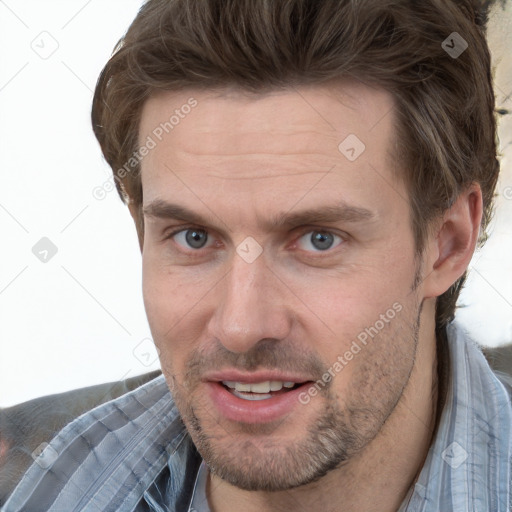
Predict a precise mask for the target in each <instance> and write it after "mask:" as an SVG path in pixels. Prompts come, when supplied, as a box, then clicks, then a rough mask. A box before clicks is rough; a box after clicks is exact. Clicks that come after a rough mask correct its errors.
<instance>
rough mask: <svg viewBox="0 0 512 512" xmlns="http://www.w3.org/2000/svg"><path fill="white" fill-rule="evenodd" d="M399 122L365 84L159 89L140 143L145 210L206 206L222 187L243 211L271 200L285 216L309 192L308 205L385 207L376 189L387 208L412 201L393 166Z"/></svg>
mask: <svg viewBox="0 0 512 512" xmlns="http://www.w3.org/2000/svg"><path fill="white" fill-rule="evenodd" d="M191 105H193V106H191ZM394 123H395V115H394V102H393V99H392V97H391V95H390V94H389V93H387V92H386V91H384V90H382V89H377V88H372V87H369V86H366V85H363V84H361V83H358V82H357V83H356V82H354V83H343V84H339V83H338V84H329V85H325V86H307V87H297V88H289V89H286V90H280V91H271V92H266V93H264V94H263V93H262V94H254V93H247V92H243V91H240V90H237V89H223V90H217V91H211V90H210V91H204V90H193V89H190V90H186V91H180V92H160V93H158V94H155V95H153V96H152V97H150V98H149V99H148V101H147V102H146V104H145V105H144V108H143V112H142V116H141V122H140V131H139V142H140V144H144V143H145V141H147V140H148V138H151V139H154V142H155V145H154V148H153V149H152V150H151V151H150V152H149V154H148V155H147V156H146V157H145V158H144V159H143V161H142V163H141V169H142V184H143V196H144V204H148V203H149V202H151V201H154V200H156V199H162V198H165V197H167V196H169V197H173V198H176V197H178V198H179V197H180V195H181V196H182V197H185V196H187V197H189V199H191V200H192V199H193V200H194V201H195V203H196V204H197V205H198V206H199V207H201V206H202V205H201V201H199V199H200V198H202V199H204V200H206V199H208V200H212V201H213V200H214V198H215V195H218V192H219V191H220V190H222V191H223V193H224V194H225V197H224V198H225V199H226V200H229V201H231V202H232V203H234V202H235V198H239V199H240V205H239V206H241V204H242V203H244V204H245V205H246V206H247V205H248V204H253V205H254V204H256V203H258V201H259V200H258V199H257V198H258V197H265V198H266V199H267V202H266V204H263V203H264V201H263V202H261V201H260V202H261V204H259V203H258V204H259V206H260V208H267V207H268V200H272V198H273V199H275V200H276V201H278V202H279V203H280V206H281V208H279V210H283V209H286V208H288V207H290V206H291V205H292V202H293V201H294V200H298V199H299V198H300V197H301V195H304V196H306V195H307V197H304V199H301V203H302V205H303V206H304V207H305V208H307V207H313V206H315V203H318V200H319V198H322V200H328V199H332V200H334V201H336V202H337V201H345V202H347V203H354V201H350V199H354V197H350V196H351V195H352V196H354V195H355V196H359V197H358V198H359V199H362V200H365V201H366V203H368V202H372V201H373V202H374V204H375V206H376V207H378V206H379V205H378V203H379V200H377V198H372V194H375V192H376V190H377V189H379V198H380V199H382V201H381V202H382V204H381V206H382V208H384V207H385V206H386V205H385V203H386V201H388V202H389V201H396V199H397V194H398V195H401V196H402V197H405V192H404V191H403V184H402V183H400V182H397V181H396V180H395V177H396V176H395V174H396V173H395V172H394V169H393V165H394V160H395V158H394V155H393V147H394V135H395V126H394ZM385 189H387V190H385ZM399 189H400V190H399ZM284 194H286V195H288V196H289V197H290V201H288V203H286V201H284V202H285V203H286V204H284V202H283V195H284ZM247 201H250V203H248V202H247ZM308 202H309V203H310V204H308ZM276 211H277V210H276ZM258 213H260V212H258Z"/></svg>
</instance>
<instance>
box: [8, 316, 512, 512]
mask: <svg viewBox="0 0 512 512" xmlns="http://www.w3.org/2000/svg"><path fill="white" fill-rule="evenodd" d="M447 338H448V349H449V354H450V381H449V384H448V390H447V396H446V401H445V404H444V408H443V411H442V414H441V419H440V423H439V427H438V430H437V432H436V436H435V438H434V439H433V442H432V445H431V447H430V449H429V452H428V455H427V458H426V461H425V463H424V466H423V468H422V470H421V472H420V474H419V477H418V479H417V481H416V482H415V484H414V485H413V486H412V487H411V489H410V491H409V493H408V495H407V497H406V499H405V500H404V502H403V504H402V506H401V507H400V510H399V512H440V511H442V512H445V511H446V512H447V511H452V510H454V511H457V512H458V511H464V512H466V511H470V512H489V511H491V512H510V510H511V505H512V500H511V495H512V493H511V461H512V406H511V402H510V393H511V392H512V387H511V386H510V382H509V383H507V382H506V380H507V379H506V377H505V376H504V375H500V376H499V378H498V376H497V375H496V374H494V373H493V372H492V370H491V369H490V368H489V365H488V364H487V361H486V360H485V358H484V356H483V354H482V353H481V351H480V349H479V348H478V347H477V346H476V344H475V343H474V342H473V341H472V340H471V339H470V337H469V336H468V335H467V333H465V332H464V330H463V328H462V327H461V326H460V325H459V324H457V322H454V323H452V324H450V325H449V326H448V328H447ZM201 462H202V460H201V457H200V455H199V454H198V452H197V450H196V448H195V446H194V444H193V443H192V441H191V439H190V436H189V435H188V433H187V431H186V429H185V426H184V425H183V422H182V421H181V419H180V416H179V414H178V411H177V409H176V407H175V405H174V402H173V400H172V397H171V394H170V392H169V389H168V387H167V384H166V382H165V380H164V377H163V376H160V377H158V378H156V379H154V380H152V381H151V382H148V383H147V384H144V385H143V386H141V387H139V388H137V389H135V390H134V391H131V392H129V393H127V394H125V395H123V396H121V397H120V398H117V399H115V400H112V401H110V402H107V403H105V404H103V405H100V406H98V407H96V408H94V409H92V410H91V411H88V412H86V413H85V414H83V415H82V416H80V417H79V418H77V419H76V420H74V421H73V422H71V423H70V424H68V425H67V426H66V427H65V428H64V429H62V430H61V431H60V432H59V434H57V436H56V437H55V438H54V439H53V440H52V441H51V443H50V444H48V445H47V446H46V448H45V449H44V451H43V452H42V453H41V454H40V455H39V456H38V457H37V458H36V460H35V462H34V463H33V464H32V466H31V467H30V468H29V469H28V471H27V472H26V473H25V475H24V477H23V478H22V480H21V481H20V482H19V484H18V486H17V487H16V489H15V490H14V492H13V494H12V495H11V497H10V498H9V499H8V501H7V502H6V504H5V505H4V507H3V508H2V511H3V512H17V511H20V512H21V511H23V512H41V511H51V512H77V511H91V512H96V511H101V512H109V511H112V512H113V511H121V512H128V511H130V512H131V511H136V512H143V511H144V512H147V511H153V512H187V511H189V512H193V511H197V512H209V508H208V503H207V500H206V493H205V490H206V480H207V471H208V470H207V466H206V465H205V464H203V465H201ZM200 467H201V471H199V469H200Z"/></svg>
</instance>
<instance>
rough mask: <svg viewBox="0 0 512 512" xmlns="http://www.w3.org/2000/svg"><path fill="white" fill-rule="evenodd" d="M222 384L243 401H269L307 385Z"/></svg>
mask: <svg viewBox="0 0 512 512" xmlns="http://www.w3.org/2000/svg"><path fill="white" fill-rule="evenodd" d="M221 384H222V385H223V386H224V388H225V389H227V390H228V391H229V392H230V393H231V394H233V395H234V396H236V397H238V398H241V399H243V400H268V399H270V398H273V397H276V396H279V395H283V394H286V393H288V392H289V391H292V390H294V389H297V388H298V387H300V386H302V385H303V384H305V383H304V382H282V381H265V382H254V383H247V382H234V381H222V382H221Z"/></svg>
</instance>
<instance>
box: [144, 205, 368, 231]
mask: <svg viewBox="0 0 512 512" xmlns="http://www.w3.org/2000/svg"><path fill="white" fill-rule="evenodd" d="M143 214H144V216H145V217H153V218H159V219H168V220H171V219H173V220H182V221H184V222H189V223H190V224H196V225H200V226H206V225H212V222H211V219H208V218H204V217H203V216H201V215H200V214H198V213H196V212H194V211H192V210H189V209H188V208H186V207H185V206H181V205H178V204H174V203H169V202H167V201H164V200H162V199H156V200H154V201H152V202H151V203H149V204H148V205H147V206H145V207H144V208H143ZM212 218H213V217H212ZM376 218H377V215H376V213H374V212H372V211H371V210H368V209H366V208H362V207H360V206H352V205H348V204H346V203H340V204H337V205H332V206H321V207H318V208H310V209H306V210H301V211H298V212H293V213H289V212H283V213H279V214H277V215H274V216H272V217H271V218H270V220H268V221H264V222H262V223H261V224H262V225H263V227H264V228H266V229H272V230H278V229H286V228H290V229H293V228H295V227H298V226H302V225H306V224H310V223H312V222H315V223H318V222H320V223H322V222H323V223H334V222H348V223H360V222H370V221H373V220H375V219H376Z"/></svg>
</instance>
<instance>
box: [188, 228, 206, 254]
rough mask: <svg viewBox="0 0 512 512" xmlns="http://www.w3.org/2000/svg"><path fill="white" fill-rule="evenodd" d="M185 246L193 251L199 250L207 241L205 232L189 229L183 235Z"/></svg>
mask: <svg viewBox="0 0 512 512" xmlns="http://www.w3.org/2000/svg"><path fill="white" fill-rule="evenodd" d="M185 239H186V240H187V244H189V245H190V247H193V248H194V249H200V248H201V247H203V245H204V244H205V243H206V241H207V240H208V236H207V234H206V232H205V231H203V230H201V229H189V230H187V232H186V234H185Z"/></svg>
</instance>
